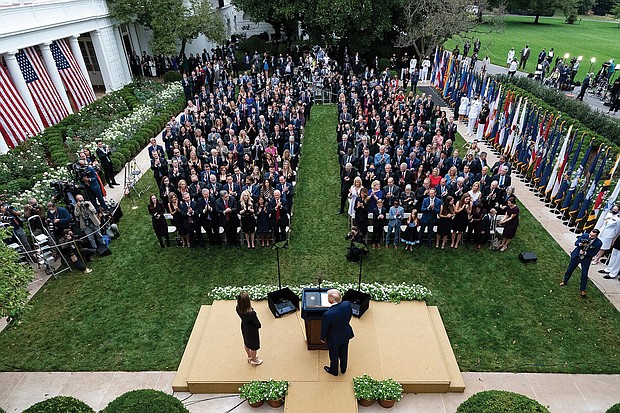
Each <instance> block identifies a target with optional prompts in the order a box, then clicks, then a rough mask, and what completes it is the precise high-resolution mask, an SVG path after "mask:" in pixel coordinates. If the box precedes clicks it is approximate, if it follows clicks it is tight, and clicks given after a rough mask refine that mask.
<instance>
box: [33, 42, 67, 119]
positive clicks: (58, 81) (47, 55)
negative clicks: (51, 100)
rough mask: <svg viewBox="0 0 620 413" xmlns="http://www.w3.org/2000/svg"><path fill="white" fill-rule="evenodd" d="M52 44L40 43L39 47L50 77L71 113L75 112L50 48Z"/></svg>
mask: <svg viewBox="0 0 620 413" xmlns="http://www.w3.org/2000/svg"><path fill="white" fill-rule="evenodd" d="M51 44H52V43H51V42H45V43H41V44H40V45H39V49H41V54H42V55H43V62H44V63H45V68H46V69H47V73H48V74H49V75H50V79H52V83H53V84H54V87H55V88H56V91H58V94H59V95H60V98H61V99H62V102H63V103H64V104H65V106H66V107H67V110H68V111H69V113H73V109H72V108H71V102H69V97H67V91H66V89H65V84H64V83H62V78H61V77H60V73H58V68H57V67H56V61H55V60H54V56H53V55H52V51H51V49H50V45H51Z"/></svg>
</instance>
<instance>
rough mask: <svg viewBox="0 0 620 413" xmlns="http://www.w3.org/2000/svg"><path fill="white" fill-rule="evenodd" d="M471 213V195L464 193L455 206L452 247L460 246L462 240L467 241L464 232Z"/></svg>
mask: <svg viewBox="0 0 620 413" xmlns="http://www.w3.org/2000/svg"><path fill="white" fill-rule="evenodd" d="M470 215H471V195H469V193H466V194H463V195H462V196H461V199H460V200H459V201H458V202H457V203H456V205H455V206H454V219H453V220H452V230H453V231H454V232H453V233H452V242H453V244H452V245H451V247H452V248H458V247H459V244H460V242H461V240H462V241H463V242H465V239H464V238H463V234H465V232H467V224H468V223H469V216H470Z"/></svg>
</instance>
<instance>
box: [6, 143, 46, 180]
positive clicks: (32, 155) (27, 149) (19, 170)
mask: <svg viewBox="0 0 620 413" xmlns="http://www.w3.org/2000/svg"><path fill="white" fill-rule="evenodd" d="M47 169H48V165H47V159H46V157H45V146H44V145H43V142H41V140H40V139H39V138H38V137H35V138H32V139H30V140H29V141H26V142H24V143H23V144H21V145H19V146H17V147H16V148H14V149H13V150H11V151H10V152H8V153H5V154H4V155H0V186H4V185H6V184H9V183H11V182H12V181H14V180H16V179H19V178H24V177H28V178H32V177H34V176H35V175H38V174H41V173H43V172H45V171H46V170H47ZM7 189H8V188H7ZM9 192H10V191H9Z"/></svg>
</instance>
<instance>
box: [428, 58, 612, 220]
mask: <svg viewBox="0 0 620 413" xmlns="http://www.w3.org/2000/svg"><path fill="white" fill-rule="evenodd" d="M431 79H432V82H433V85H434V86H435V88H436V89H437V90H438V92H440V93H442V94H443V97H444V98H445V99H446V100H447V101H449V102H450V103H451V104H452V105H458V103H459V100H460V99H461V97H462V96H467V97H468V98H469V99H471V98H472V97H474V96H476V95H479V96H480V98H481V99H485V100H487V101H488V102H489V116H488V117H487V122H486V123H485V124H484V125H479V126H478V127H483V128H484V131H483V132H484V136H485V139H487V141H488V142H489V143H490V144H491V145H493V146H494V147H495V148H496V149H497V150H498V151H499V152H500V153H502V154H504V155H506V156H507V157H508V158H509V159H510V160H511V161H512V162H513V165H515V167H516V168H517V169H518V170H519V171H520V172H521V173H522V174H523V176H525V177H526V179H528V180H530V182H532V183H533V184H534V185H535V187H536V189H537V190H538V191H539V192H540V193H541V194H542V195H544V197H545V199H546V200H547V201H548V202H549V203H550V204H551V205H553V207H554V208H557V209H558V210H559V211H561V212H562V213H563V214H564V216H565V217H567V218H570V220H571V222H572V223H574V224H575V225H576V226H577V228H578V229H580V230H584V231H588V230H591V229H592V228H600V227H601V226H602V225H603V218H604V216H605V215H606V214H607V212H608V211H609V210H611V208H612V207H613V205H614V204H615V203H616V200H617V198H618V195H619V194H620V179H617V180H616V184H615V187H614V190H613V191H612V192H611V193H610V189H611V184H612V182H613V180H614V177H615V174H616V172H617V171H618V164H619V163H620V155H619V154H616V155H614V154H612V152H611V148H610V147H609V146H606V145H595V143H594V141H593V140H592V139H590V138H586V133H585V132H583V131H582V132H580V131H579V130H578V129H577V128H576V127H574V125H568V124H566V122H565V121H564V120H563V119H562V117H561V115H557V114H553V113H549V112H548V111H546V110H545V109H543V108H540V107H538V106H536V105H535V104H533V102H530V101H529V99H528V98H527V97H524V96H519V95H517V94H516V93H515V92H513V91H511V90H506V89H505V88H503V85H502V84H501V83H500V82H498V81H496V80H495V79H494V78H491V77H489V76H485V75H483V74H481V73H475V71H474V70H473V69H472V68H470V67H469V65H467V64H466V63H465V62H464V61H462V60H459V59H457V58H456V57H455V56H453V55H452V54H451V53H450V52H448V51H445V50H442V49H439V48H438V49H437V50H436V53H435V59H434V61H433V70H432V75H431ZM614 158H615V162H613V159H614ZM610 160H611V161H610ZM612 162H613V165H612ZM616 178H617V177H616Z"/></svg>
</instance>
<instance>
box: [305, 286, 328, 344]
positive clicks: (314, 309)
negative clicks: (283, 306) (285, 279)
mask: <svg viewBox="0 0 620 413" xmlns="http://www.w3.org/2000/svg"><path fill="white" fill-rule="evenodd" d="M330 306H331V304H329V302H328V301H327V289H325V288H321V289H319V288H305V289H304V290H303V291H302V292H301V318H303V319H304V322H305V323H304V324H305V325H306V343H307V345H308V350H328V347H327V343H321V325H322V322H323V314H324V313H325V312H326V311H327V310H328V309H329V307H330Z"/></svg>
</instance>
